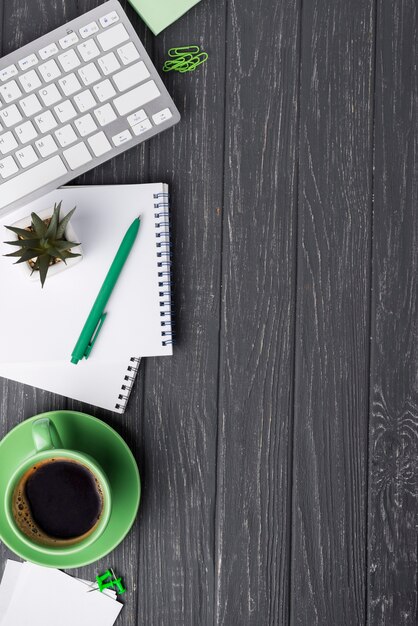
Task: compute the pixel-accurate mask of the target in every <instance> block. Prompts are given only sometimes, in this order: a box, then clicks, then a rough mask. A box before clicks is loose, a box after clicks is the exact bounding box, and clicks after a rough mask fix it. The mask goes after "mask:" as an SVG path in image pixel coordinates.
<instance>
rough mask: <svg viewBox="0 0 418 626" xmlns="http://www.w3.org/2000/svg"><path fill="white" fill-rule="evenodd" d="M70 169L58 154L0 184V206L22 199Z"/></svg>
mask: <svg viewBox="0 0 418 626" xmlns="http://www.w3.org/2000/svg"><path fill="white" fill-rule="evenodd" d="M67 172H68V170H67V168H66V167H65V165H64V163H63V162H62V159H61V157H59V156H58V155H56V156H54V157H52V159H48V160H47V161H43V162H42V163H40V164H39V165H36V166H35V167H32V168H31V169H30V170H27V171H26V172H23V173H22V174H19V176H15V177H14V178H12V179H11V180H8V181H6V182H5V183H2V184H0V208H3V207H5V206H7V205H8V204H11V203H12V202H15V201H16V200H20V198H23V197H24V196H26V195H27V194H29V193H31V192H32V191H36V190H37V189H40V188H41V187H43V186H44V185H47V184H48V183H52V182H53V181H54V180H57V178H60V177H61V176H64V174H67Z"/></svg>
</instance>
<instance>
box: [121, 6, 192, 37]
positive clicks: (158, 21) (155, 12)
mask: <svg viewBox="0 0 418 626" xmlns="http://www.w3.org/2000/svg"><path fill="white" fill-rule="evenodd" d="M129 2H130V3H131V5H132V6H133V8H134V9H135V11H136V12H137V13H138V15H140V16H141V17H142V19H143V20H144V22H145V23H146V25H147V26H148V27H149V28H150V29H151V30H152V32H153V33H154V35H158V33H160V32H161V31H162V30H164V28H167V26H170V24H172V23H173V22H175V21H176V20H178V19H179V17H181V16H182V15H184V13H186V11H188V10H189V9H191V8H192V7H194V5H195V4H197V3H198V2H200V0H129Z"/></svg>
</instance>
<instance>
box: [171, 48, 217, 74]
mask: <svg viewBox="0 0 418 626" xmlns="http://www.w3.org/2000/svg"><path fill="white" fill-rule="evenodd" d="M200 57H201V58H200ZM208 58H209V55H208V54H207V53H206V52H201V53H200V54H198V55H196V56H194V57H193V58H192V59H190V61H189V62H188V63H187V67H186V66H184V67H182V68H181V69H179V70H178V71H179V72H181V73H182V74H183V73H184V72H194V70H195V69H196V68H197V67H199V65H202V63H205V62H206V61H207V60H208Z"/></svg>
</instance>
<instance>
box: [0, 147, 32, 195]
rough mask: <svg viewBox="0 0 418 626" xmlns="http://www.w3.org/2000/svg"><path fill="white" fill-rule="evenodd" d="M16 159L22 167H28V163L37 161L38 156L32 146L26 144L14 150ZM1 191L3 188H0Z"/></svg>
mask: <svg viewBox="0 0 418 626" xmlns="http://www.w3.org/2000/svg"><path fill="white" fill-rule="evenodd" d="M15 156H16V157H17V160H18V161H19V163H20V165H21V166H22V167H29V165H33V164H34V163H36V161H38V160H39V159H38V156H37V154H36V152H35V150H34V149H33V148H32V146H26V148H21V149H20V150H18V151H17V152H16V155H15ZM1 190H2V191H3V188H1Z"/></svg>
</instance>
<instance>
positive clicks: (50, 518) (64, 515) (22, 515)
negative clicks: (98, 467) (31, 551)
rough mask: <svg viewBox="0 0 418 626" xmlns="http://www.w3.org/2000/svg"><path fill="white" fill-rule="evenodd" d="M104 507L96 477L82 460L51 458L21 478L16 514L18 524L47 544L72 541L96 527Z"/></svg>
mask: <svg viewBox="0 0 418 626" xmlns="http://www.w3.org/2000/svg"><path fill="white" fill-rule="evenodd" d="M102 511H103V494H102V492H101V489H100V486H99V484H98V481H97V479H96V478H95V477H94V475H93V474H92V472H91V471H90V470H89V469H88V468H87V467H86V466H85V465H82V464H81V463H78V462H77V461H71V460H67V459H62V458H61V459H59V458H58V459H48V460H47V461H42V462H41V463H39V464H37V465H35V466H33V467H31V468H30V470H28V471H27V472H26V473H25V474H24V476H23V477H22V478H21V480H20V481H19V484H18V486H17V487H16V489H15V492H14V496H13V515H14V518H15V520H16V523H17V525H18V526H19V528H20V529H21V530H22V531H23V532H24V533H25V534H26V535H28V536H29V537H30V538H31V539H33V540H34V541H36V542H38V543H41V544H44V545H63V544H64V545H65V544H73V543H77V542H78V541H81V540H82V539H85V538H86V537H87V536H88V535H89V534H91V532H93V530H94V529H95V528H96V526H97V524H98V522H99V520H100V516H101V514H102Z"/></svg>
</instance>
